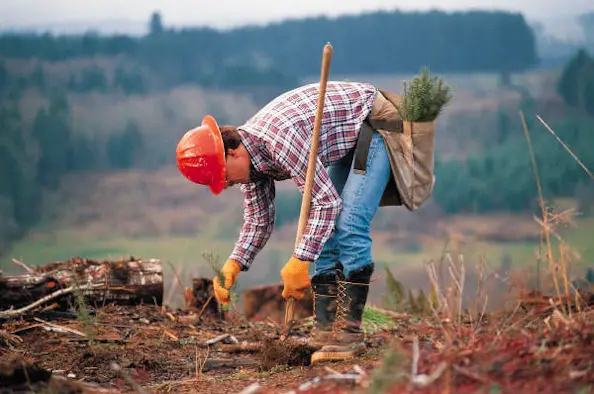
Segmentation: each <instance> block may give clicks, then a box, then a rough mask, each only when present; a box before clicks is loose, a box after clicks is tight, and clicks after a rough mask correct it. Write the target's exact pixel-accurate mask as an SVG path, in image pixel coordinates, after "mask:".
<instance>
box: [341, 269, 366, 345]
mask: <svg viewBox="0 0 594 394" xmlns="http://www.w3.org/2000/svg"><path fill="white" fill-rule="evenodd" d="M373 270H374V265H373V263H372V264H370V265H367V266H365V267H363V268H361V269H359V270H357V271H355V272H351V273H350V274H349V276H348V277H347V278H346V279H345V280H344V284H339V286H341V285H343V286H344V297H343V298H344V300H343V307H342V308H343V309H342V310H341V311H340V312H339V320H343V321H344V322H343V323H342V324H341V323H339V328H341V329H342V332H343V335H342V336H343V337H344V338H345V339H347V341H348V338H349V337H352V339H353V340H359V336H360V337H361V338H360V340H362V339H363V335H362V334H363V333H362V331H361V321H362V320H363V310H364V309H365V304H366V303H367V295H368V294H369V281H370V279H371V275H372V274H373ZM339 291H340V290H339ZM341 314H342V315H343V316H340V315H341ZM340 325H342V327H340ZM349 334H355V335H354V336H350V335H349ZM359 334H360V335H359Z"/></svg>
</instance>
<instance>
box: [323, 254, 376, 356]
mask: <svg viewBox="0 0 594 394" xmlns="http://www.w3.org/2000/svg"><path fill="white" fill-rule="evenodd" d="M373 270H374V265H373V264H371V265H368V266H365V267H363V268H361V269H360V270H357V271H355V272H352V273H351V274H349V276H348V277H347V278H345V279H344V281H339V283H338V287H337V290H338V305H337V313H336V320H335V322H334V333H333V334H334V335H333V337H332V342H331V343H330V344H328V345H325V346H323V347H322V348H321V349H320V350H318V351H317V352H315V353H314V354H313V355H312V357H311V362H312V363H316V362H321V361H340V360H349V359H353V358H355V357H356V356H358V355H359V354H361V353H362V352H364V351H365V342H364V339H365V338H364V337H365V335H364V332H363V330H362V329H361V322H362V320H363V310H364V309H365V304H366V303H367V296H368V294H369V281H370V279H371V275H372V274H373Z"/></svg>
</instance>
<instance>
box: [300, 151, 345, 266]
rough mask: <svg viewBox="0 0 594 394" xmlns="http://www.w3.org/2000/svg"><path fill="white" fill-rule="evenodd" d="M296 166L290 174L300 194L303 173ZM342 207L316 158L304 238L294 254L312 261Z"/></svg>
mask: <svg viewBox="0 0 594 394" xmlns="http://www.w3.org/2000/svg"><path fill="white" fill-rule="evenodd" d="M297 168H299V166H294V167H293V168H292V169H291V175H292V177H293V181H294V182H295V184H296V185H297V187H298V188H299V190H300V191H301V194H302V195H303V192H304V190H305V179H306V172H304V171H301V172H297V171H296V169H297ZM341 206H342V201H341V199H340V196H339V195H338V193H337V192H336V189H335V188H334V184H333V183H332V181H331V180H330V177H329V176H328V173H327V172H326V169H325V168H324V166H323V165H322V163H321V162H320V159H319V158H318V159H317V162H316V170H315V174H314V179H313V185H312V190H311V204H310V208H309V219H308V222H307V226H306V227H305V229H304V231H303V237H302V238H301V241H300V242H299V244H297V245H296V247H295V250H294V252H293V254H294V255H295V257H297V258H298V259H300V260H302V261H314V260H315V259H317V258H318V256H319V255H320V252H321V251H322V247H323V246H324V243H325V242H326V241H327V240H328V238H330V235H332V232H333V231H334V227H335V223H336V219H337V217H338V214H339V212H340V209H341Z"/></svg>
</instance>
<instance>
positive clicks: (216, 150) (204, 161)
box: [176, 115, 226, 194]
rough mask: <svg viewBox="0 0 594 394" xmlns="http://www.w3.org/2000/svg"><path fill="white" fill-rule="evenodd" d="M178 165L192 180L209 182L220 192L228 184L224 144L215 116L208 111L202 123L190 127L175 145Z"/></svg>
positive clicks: (212, 187) (206, 183) (211, 187)
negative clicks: (208, 113) (226, 181)
mask: <svg viewBox="0 0 594 394" xmlns="http://www.w3.org/2000/svg"><path fill="white" fill-rule="evenodd" d="M176 159H177V168H179V170H180V172H181V173H182V174H183V175H184V176H185V177H186V178H187V179H189V180H190V181H192V182H194V183H198V184H200V185H207V186H208V188H209V189H210V190H211V191H212V192H213V193H214V194H219V193H220V192H221V191H222V190H223V189H224V188H225V178H226V176H225V174H226V164H225V147H224V145H223V138H222V137H221V130H220V129H219V125H218V124H217V121H216V120H215V118H213V117H212V116H211V115H206V116H204V118H203V119H202V124H201V125H200V126H198V127H196V128H193V129H191V130H188V131H187V132H186V133H185V134H184V135H183V136H182V138H181V139H180V140H179V142H178V144H177V149H176Z"/></svg>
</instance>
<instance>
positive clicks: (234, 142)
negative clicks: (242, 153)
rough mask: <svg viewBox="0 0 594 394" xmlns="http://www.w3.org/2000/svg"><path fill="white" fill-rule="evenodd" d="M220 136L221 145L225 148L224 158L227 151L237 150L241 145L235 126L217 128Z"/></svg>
mask: <svg viewBox="0 0 594 394" xmlns="http://www.w3.org/2000/svg"><path fill="white" fill-rule="evenodd" d="M219 129H220V130H221V136H222V137H223V145H224V146H225V157H227V150H229V149H237V148H238V147H239V144H241V137H240V135H239V133H238V132H237V128H236V127H235V126H227V125H225V126H219Z"/></svg>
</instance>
